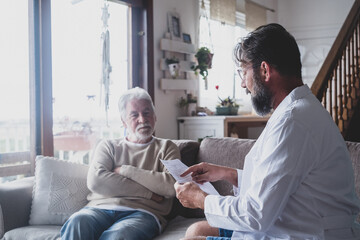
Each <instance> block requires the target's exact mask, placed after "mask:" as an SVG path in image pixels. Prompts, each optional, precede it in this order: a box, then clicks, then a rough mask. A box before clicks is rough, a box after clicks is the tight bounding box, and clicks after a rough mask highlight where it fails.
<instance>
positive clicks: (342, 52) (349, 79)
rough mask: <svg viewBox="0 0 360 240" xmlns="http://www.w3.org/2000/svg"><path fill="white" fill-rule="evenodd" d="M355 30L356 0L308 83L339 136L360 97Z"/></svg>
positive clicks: (359, 16)
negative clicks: (310, 82)
mask: <svg viewBox="0 0 360 240" xmlns="http://www.w3.org/2000/svg"><path fill="white" fill-rule="evenodd" d="M359 33H360V0H356V1H355V2H354V4H353V6H352V8H351V10H350V12H349V15H348V16H347V18H346V20H345V22H344V24H343V26H342V27H341V29H340V31H339V34H338V36H337V37H336V39H335V41H334V44H333V46H332V47H331V49H330V51H329V53H328V55H327V57H326V59H325V61H324V63H323V65H322V67H321V68H320V71H319V73H318V75H317V76H316V78H315V80H314V82H313V84H312V86H311V90H312V92H313V93H314V95H315V96H316V97H317V98H318V99H319V101H321V102H322V104H323V105H324V107H325V108H326V109H327V110H328V111H329V113H330V115H331V116H332V117H333V119H334V121H335V123H336V124H337V125H338V126H339V128H340V131H341V133H342V134H343V136H344V135H345V132H346V128H347V126H348V125H349V122H350V118H351V116H352V114H353V112H354V109H355V107H356V106H357V103H358V99H359V97H360V88H359V85H360V84H359V81H360V79H359V72H360V68H359V61H360V59H359V55H360V53H359V52H360V49H359V47H360V36H359Z"/></svg>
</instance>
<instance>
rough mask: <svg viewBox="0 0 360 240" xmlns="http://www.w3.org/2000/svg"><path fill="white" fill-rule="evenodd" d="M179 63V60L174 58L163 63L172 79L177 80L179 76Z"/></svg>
mask: <svg viewBox="0 0 360 240" xmlns="http://www.w3.org/2000/svg"><path fill="white" fill-rule="evenodd" d="M179 62H180V61H179V59H177V58H176V57H172V58H166V59H165V63H166V65H168V67H169V71H170V75H171V77H172V78H174V79H175V78H177V76H179V69H180V66H179Z"/></svg>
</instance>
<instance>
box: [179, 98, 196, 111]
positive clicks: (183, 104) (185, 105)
mask: <svg viewBox="0 0 360 240" xmlns="http://www.w3.org/2000/svg"><path fill="white" fill-rule="evenodd" d="M196 104H197V98H196V97H194V96H193V95H192V94H190V93H189V94H187V95H186V98H184V97H181V98H180V99H179V101H178V106H179V107H180V108H181V110H182V111H183V113H182V114H183V115H187V116H194V115H196Z"/></svg>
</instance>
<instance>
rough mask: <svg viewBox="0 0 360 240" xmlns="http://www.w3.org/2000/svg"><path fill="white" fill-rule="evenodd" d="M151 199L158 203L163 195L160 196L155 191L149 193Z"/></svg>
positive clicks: (162, 198)
mask: <svg viewBox="0 0 360 240" xmlns="http://www.w3.org/2000/svg"><path fill="white" fill-rule="evenodd" d="M151 200H153V201H155V202H158V203H161V202H162V201H163V200H164V197H163V196H160V195H158V194H156V193H153V194H152V195H151Z"/></svg>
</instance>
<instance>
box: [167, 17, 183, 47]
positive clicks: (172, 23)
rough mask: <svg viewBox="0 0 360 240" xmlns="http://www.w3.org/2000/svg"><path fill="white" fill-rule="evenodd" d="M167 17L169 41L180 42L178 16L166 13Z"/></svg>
mask: <svg viewBox="0 0 360 240" xmlns="http://www.w3.org/2000/svg"><path fill="white" fill-rule="evenodd" d="M167 17H168V29H169V32H170V37H171V39H172V40H177V41H182V32H181V22H180V15H179V14H178V13H177V12H168V14H167Z"/></svg>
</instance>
